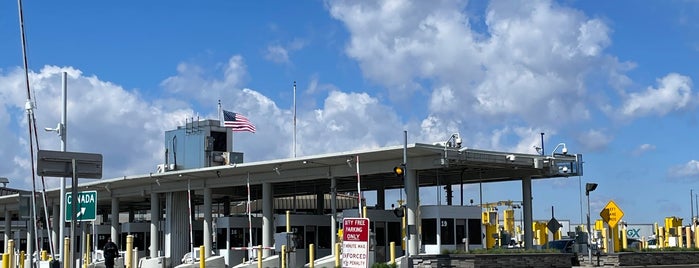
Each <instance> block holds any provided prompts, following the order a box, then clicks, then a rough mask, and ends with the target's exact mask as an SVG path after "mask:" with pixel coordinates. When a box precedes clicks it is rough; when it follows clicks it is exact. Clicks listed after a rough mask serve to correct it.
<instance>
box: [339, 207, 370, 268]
mask: <svg viewBox="0 0 699 268" xmlns="http://www.w3.org/2000/svg"><path fill="white" fill-rule="evenodd" d="M341 259H342V267H343V268H349V267H362V268H365V267H369V219H366V218H345V219H344V220H342V258H341Z"/></svg>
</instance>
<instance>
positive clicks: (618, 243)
mask: <svg viewBox="0 0 699 268" xmlns="http://www.w3.org/2000/svg"><path fill="white" fill-rule="evenodd" d="M610 229H611V230H612V232H611V236H612V241H614V250H613V251H612V252H619V251H621V239H620V238H621V237H619V225H617V226H614V227H610Z"/></svg>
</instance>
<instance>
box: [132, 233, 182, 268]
mask: <svg viewBox="0 0 699 268" xmlns="http://www.w3.org/2000/svg"><path fill="white" fill-rule="evenodd" d="M192 253H193V252H192ZM131 254H133V235H127V236H126V258H124V267H126V268H132V267H131V265H132V262H133V261H132V260H131V258H132V256H131Z"/></svg>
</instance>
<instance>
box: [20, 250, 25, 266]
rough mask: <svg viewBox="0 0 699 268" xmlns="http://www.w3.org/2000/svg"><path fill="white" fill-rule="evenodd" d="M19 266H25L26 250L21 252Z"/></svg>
mask: <svg viewBox="0 0 699 268" xmlns="http://www.w3.org/2000/svg"><path fill="white" fill-rule="evenodd" d="M19 268H24V250H21V251H20V252H19Z"/></svg>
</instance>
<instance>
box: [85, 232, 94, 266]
mask: <svg viewBox="0 0 699 268" xmlns="http://www.w3.org/2000/svg"><path fill="white" fill-rule="evenodd" d="M85 238H86V239H87V242H86V243H85V247H86V248H87V250H85V268H87V265H88V264H89V263H90V244H91V243H92V236H91V235H89V234H88V235H86V236H85Z"/></svg>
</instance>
